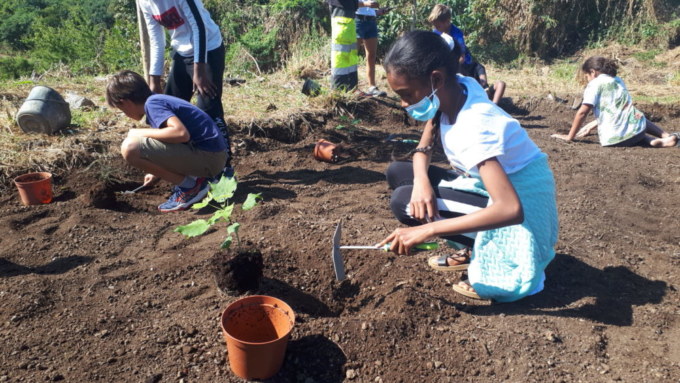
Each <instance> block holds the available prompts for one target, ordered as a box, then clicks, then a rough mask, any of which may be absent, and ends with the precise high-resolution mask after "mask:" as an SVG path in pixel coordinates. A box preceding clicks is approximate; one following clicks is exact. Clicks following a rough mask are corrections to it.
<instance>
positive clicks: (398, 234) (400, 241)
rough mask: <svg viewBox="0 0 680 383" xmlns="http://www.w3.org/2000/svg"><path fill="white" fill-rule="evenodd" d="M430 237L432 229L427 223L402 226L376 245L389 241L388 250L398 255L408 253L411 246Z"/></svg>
mask: <svg viewBox="0 0 680 383" xmlns="http://www.w3.org/2000/svg"><path fill="white" fill-rule="evenodd" d="M430 238H432V230H430V227H429V225H420V226H413V227H403V228H399V229H397V230H395V231H393V232H392V234H390V235H389V236H387V238H385V239H384V240H383V241H382V242H380V243H379V244H378V246H377V247H381V246H385V245H386V244H387V243H391V246H390V251H392V252H393V253H395V254H399V255H404V254H405V255H408V254H409V253H410V251H411V248H413V246H416V245H418V244H421V243H423V242H425V241H427V240H428V239H430Z"/></svg>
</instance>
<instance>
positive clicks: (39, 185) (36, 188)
mask: <svg viewBox="0 0 680 383" xmlns="http://www.w3.org/2000/svg"><path fill="white" fill-rule="evenodd" d="M14 184H15V185H16V186H17V189H19V197H21V202H22V203H23V204H24V205H39V204H42V203H50V202H52V174H51V173H47V172H38V173H28V174H24V175H21V176H19V177H17V178H15V179H14Z"/></svg>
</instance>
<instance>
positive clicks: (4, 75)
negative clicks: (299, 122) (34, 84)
mask: <svg viewBox="0 0 680 383" xmlns="http://www.w3.org/2000/svg"><path fill="white" fill-rule="evenodd" d="M33 69H34V66H33V63H32V62H30V61H28V60H26V59H25V58H23V57H0V79H2V80H13V79H17V78H19V77H21V76H29V75H30V74H31V72H32V71H33Z"/></svg>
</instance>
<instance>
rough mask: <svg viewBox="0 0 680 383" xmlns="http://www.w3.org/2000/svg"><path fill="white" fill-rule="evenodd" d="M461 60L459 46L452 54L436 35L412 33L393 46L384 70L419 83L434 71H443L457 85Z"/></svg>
mask: <svg viewBox="0 0 680 383" xmlns="http://www.w3.org/2000/svg"><path fill="white" fill-rule="evenodd" d="M459 57H460V47H459V46H458V44H456V45H455V46H454V48H453V50H451V49H450V48H449V45H448V44H447V43H446V41H444V39H442V38H441V36H439V35H438V34H436V33H434V32H429V31H411V32H407V33H406V34H404V35H403V36H402V37H400V38H399V40H397V41H396V42H395V43H394V45H392V48H390V51H389V52H388V53H387V56H385V60H384V62H383V66H384V67H385V71H386V72H388V73H397V74H400V75H405V76H407V77H408V78H410V79H418V80H420V81H427V79H428V78H429V77H430V74H431V73H432V71H434V70H435V69H439V68H442V67H443V68H444V69H445V70H446V73H447V75H448V77H449V79H453V80H454V81H456V73H458V67H459V63H458V58H459Z"/></svg>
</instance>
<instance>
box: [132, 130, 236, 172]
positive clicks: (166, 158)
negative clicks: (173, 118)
mask: <svg viewBox="0 0 680 383" xmlns="http://www.w3.org/2000/svg"><path fill="white" fill-rule="evenodd" d="M136 138H137V141H138V142H139V147H140V156H141V157H142V158H144V159H146V160H149V161H151V162H153V163H154V164H156V165H159V166H161V167H162V168H164V169H167V170H169V171H171V172H173V173H178V174H182V175H185V176H194V177H214V176H216V175H217V174H218V173H219V172H221V171H222V168H223V167H224V164H225V162H226V161H227V152H226V151H221V152H207V151H205V150H200V149H196V148H195V147H194V145H193V144H192V143H190V142H188V143H184V144H169V143H167V142H161V141H158V140H156V139H153V138H149V137H136Z"/></svg>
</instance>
